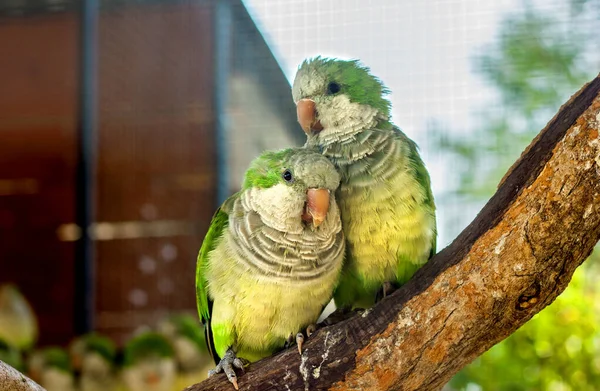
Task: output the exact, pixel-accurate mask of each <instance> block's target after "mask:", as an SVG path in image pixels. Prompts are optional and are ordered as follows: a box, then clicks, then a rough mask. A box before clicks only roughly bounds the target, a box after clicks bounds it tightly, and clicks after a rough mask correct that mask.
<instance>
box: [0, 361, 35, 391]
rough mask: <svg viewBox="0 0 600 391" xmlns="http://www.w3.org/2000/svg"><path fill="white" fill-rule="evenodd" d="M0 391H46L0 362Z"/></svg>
mask: <svg viewBox="0 0 600 391" xmlns="http://www.w3.org/2000/svg"><path fill="white" fill-rule="evenodd" d="M0 390H10V391H46V390H45V389H43V388H42V387H41V386H40V385H38V384H37V383H36V382H34V381H33V380H31V379H30V378H28V377H27V376H25V375H23V374H22V373H21V372H19V371H17V370H16V369H14V368H13V367H11V366H10V365H8V364H6V363H5V362H4V361H1V360H0Z"/></svg>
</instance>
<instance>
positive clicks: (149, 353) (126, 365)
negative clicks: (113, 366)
mask: <svg viewBox="0 0 600 391" xmlns="http://www.w3.org/2000/svg"><path fill="white" fill-rule="evenodd" d="M175 376H176V363H175V351H174V350H173V346H172V345H171V343H170V342H169V340H168V339H167V338H166V337H164V336H163V335H161V334H158V333H154V332H150V331H145V332H142V333H140V334H138V335H136V336H135V337H133V338H132V339H131V340H129V341H128V342H127V343H126V344H125V347H124V348H123V380H124V382H125V385H126V386H127V389H128V390H129V391H171V390H172V389H173V386H174V385H175Z"/></svg>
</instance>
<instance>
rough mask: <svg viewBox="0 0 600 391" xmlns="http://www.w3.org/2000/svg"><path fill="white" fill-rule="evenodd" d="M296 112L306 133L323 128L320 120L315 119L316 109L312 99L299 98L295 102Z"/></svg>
mask: <svg viewBox="0 0 600 391" xmlns="http://www.w3.org/2000/svg"><path fill="white" fill-rule="evenodd" d="M296 113H297V114H298V122H299V123H300V126H301V127H302V130H304V132H305V133H306V134H310V133H311V131H313V132H316V133H318V132H320V131H321V130H323V126H321V122H320V121H319V120H318V119H317V109H316V104H315V101H314V100H312V99H300V100H299V101H298V103H296Z"/></svg>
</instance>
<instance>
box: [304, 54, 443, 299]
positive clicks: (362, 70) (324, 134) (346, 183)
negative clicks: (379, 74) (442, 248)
mask: <svg viewBox="0 0 600 391" xmlns="http://www.w3.org/2000/svg"><path fill="white" fill-rule="evenodd" d="M332 83H334V84H335V86H336V88H334V89H332V87H331V86H332ZM338 87H339V88H338ZM292 93H293V97H294V101H296V102H298V101H299V100H301V99H311V100H313V101H314V102H315V106H316V113H317V118H316V119H317V120H318V121H319V122H320V124H321V125H322V128H323V129H322V130H320V131H319V130H310V131H309V132H308V139H307V146H308V147H316V148H319V150H320V151H321V152H322V153H323V154H324V155H325V156H327V157H328V158H329V159H330V160H331V161H332V162H333V163H334V164H335V165H336V168H337V169H338V171H339V172H340V174H341V177H342V181H341V185H340V187H339V189H338V191H337V193H336V198H337V201H338V203H339V205H340V211H341V218H342V225H343V227H344V235H345V236H346V239H347V259H346V262H345V267H344V270H343V273H342V277H341V280H340V284H339V286H338V288H337V289H336V292H335V295H334V298H335V303H336V306H337V307H355V308H357V307H358V308H367V307H370V306H372V305H373V304H374V302H375V299H376V296H377V293H378V291H379V290H380V288H381V286H382V285H383V283H385V282H392V283H395V284H396V285H402V284H404V283H406V281H408V280H409V279H410V278H411V277H412V276H413V274H414V273H415V272H416V271H417V270H418V269H419V268H420V267H421V266H422V265H423V264H424V263H425V262H426V261H427V260H428V259H429V258H430V257H431V256H432V255H433V254H434V253H435V251H436V235H437V229H436V221H435V204H434V199H433V193H432V191H431V184H430V178H429V174H428V172H427V169H426V168H425V165H424V164H423V161H422V159H421V157H420V156H419V152H418V148H417V145H416V144H415V143H414V142H413V141H412V140H411V139H410V138H408V137H407V136H406V135H405V134H404V133H403V132H401V131H400V130H399V129H398V128H396V127H395V126H394V125H393V124H392V123H391V122H390V120H389V115H390V102H389V101H388V100H387V99H386V98H385V95H386V94H387V93H388V90H387V88H386V87H385V86H384V85H383V83H382V82H381V80H379V79H378V78H376V77H374V76H373V75H371V74H370V72H369V69H368V68H366V67H364V66H362V65H360V64H359V63H358V62H357V61H354V60H352V61H343V60H338V59H327V58H321V57H317V58H315V59H312V60H307V61H305V62H304V63H302V65H301V66H300V68H299V70H298V73H297V74H296V78H295V80H294V85H293V88H292Z"/></svg>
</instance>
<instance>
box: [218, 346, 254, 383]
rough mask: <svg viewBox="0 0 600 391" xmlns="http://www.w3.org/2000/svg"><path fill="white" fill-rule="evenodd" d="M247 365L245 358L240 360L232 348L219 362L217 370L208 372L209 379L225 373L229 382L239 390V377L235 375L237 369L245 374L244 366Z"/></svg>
mask: <svg viewBox="0 0 600 391" xmlns="http://www.w3.org/2000/svg"><path fill="white" fill-rule="evenodd" d="M245 364H247V361H246V360H244V359H243V358H239V357H237V356H236V355H235V352H234V351H233V349H232V348H229V349H227V352H225V355H224V356H223V358H222V359H221V361H219V364H217V366H216V367H215V369H211V370H210V371H208V377H211V376H213V375H216V374H217V373H221V372H225V375H226V376H227V380H229V382H231V384H233V387H234V388H235V389H236V390H238V389H239V387H238V383H237V376H236V375H235V369H234V368H238V369H241V370H242V373H244V365H245Z"/></svg>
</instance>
